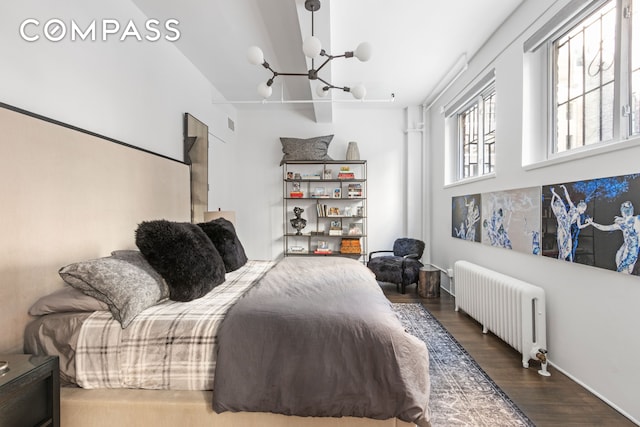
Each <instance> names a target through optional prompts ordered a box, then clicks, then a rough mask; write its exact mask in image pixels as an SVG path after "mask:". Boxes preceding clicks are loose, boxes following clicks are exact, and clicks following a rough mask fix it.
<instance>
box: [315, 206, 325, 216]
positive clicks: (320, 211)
mask: <svg viewBox="0 0 640 427" xmlns="http://www.w3.org/2000/svg"><path fill="white" fill-rule="evenodd" d="M316 211H317V214H318V218H323V217H325V216H327V205H321V204H317V205H316Z"/></svg>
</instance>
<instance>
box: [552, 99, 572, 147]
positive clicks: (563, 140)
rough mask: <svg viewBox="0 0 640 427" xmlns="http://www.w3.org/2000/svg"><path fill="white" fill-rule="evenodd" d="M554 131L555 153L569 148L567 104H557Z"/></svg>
mask: <svg viewBox="0 0 640 427" xmlns="http://www.w3.org/2000/svg"><path fill="white" fill-rule="evenodd" d="M557 116H558V117H557V132H556V148H555V150H554V151H555V152H556V153H561V152H563V151H567V150H568V149H569V144H568V141H569V126H568V123H569V121H568V120H567V104H562V105H559V106H558V114H557Z"/></svg>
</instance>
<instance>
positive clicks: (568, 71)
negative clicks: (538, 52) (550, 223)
mask: <svg viewBox="0 0 640 427" xmlns="http://www.w3.org/2000/svg"><path fill="white" fill-rule="evenodd" d="M636 3H638V4H640V0H608V1H602V0H600V1H594V2H590V5H591V7H590V8H587V9H585V10H584V11H583V12H581V13H579V14H577V15H575V16H574V19H573V20H570V21H569V24H568V25H566V26H565V27H563V28H561V29H560V31H558V32H556V33H555V34H560V35H559V36H554V37H552V38H551V48H550V53H551V60H550V64H551V76H552V85H551V88H552V89H551V96H550V99H551V101H552V103H551V111H552V124H551V126H552V131H551V132H550V133H551V137H552V141H553V144H552V149H551V151H552V153H562V152H566V151H569V150H574V149H578V148H582V147H585V146H589V145H593V144H598V143H601V142H608V141H617V140H623V139H627V138H629V137H630V136H632V135H635V134H640V120H639V119H640V99H639V98H640V97H639V96H638V95H640V93H639V91H640V40H636V39H637V36H636V34H637V33H638V31H636V32H635V33H632V29H633V28H634V27H635V28H640V27H638V25H640V22H639V18H638V17H637V15H636V14H634V13H632V10H633V9H634V6H636ZM634 24H635V25H634Z"/></svg>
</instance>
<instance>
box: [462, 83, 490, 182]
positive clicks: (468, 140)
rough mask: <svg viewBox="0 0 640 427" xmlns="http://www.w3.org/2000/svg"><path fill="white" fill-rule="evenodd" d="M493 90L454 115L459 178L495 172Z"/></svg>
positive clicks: (473, 100)
mask: <svg viewBox="0 0 640 427" xmlns="http://www.w3.org/2000/svg"><path fill="white" fill-rule="evenodd" d="M495 104H496V91H495V88H494V86H493V84H491V85H490V86H489V87H487V88H486V89H485V90H484V91H482V92H481V93H480V95H477V96H475V97H474V98H473V99H472V100H471V101H470V102H468V103H467V104H465V106H464V107H463V108H462V109H461V110H460V111H459V112H458V113H457V122H458V141H459V149H458V152H459V156H458V158H459V164H460V166H459V168H458V170H459V172H458V178H459V179H465V178H472V177H476V176H481V175H487V174H489V173H492V172H493V171H494V169H495V155H496V148H495V141H496V138H495V129H496V121H495Z"/></svg>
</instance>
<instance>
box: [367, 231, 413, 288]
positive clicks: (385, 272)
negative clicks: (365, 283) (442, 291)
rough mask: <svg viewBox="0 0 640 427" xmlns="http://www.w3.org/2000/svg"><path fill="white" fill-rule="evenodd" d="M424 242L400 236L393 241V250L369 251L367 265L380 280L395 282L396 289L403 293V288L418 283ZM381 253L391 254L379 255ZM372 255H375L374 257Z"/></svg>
mask: <svg viewBox="0 0 640 427" xmlns="http://www.w3.org/2000/svg"><path fill="white" fill-rule="evenodd" d="M424 247H425V244H424V242H423V241H422V240H417V239H411V238H407V237H404V238H400V239H396V241H395V242H393V250H382V251H373V252H370V253H369V261H368V262H367V267H369V269H370V270H371V271H373V273H374V274H375V275H376V280H378V281H380V282H389V283H395V284H396V289H398V291H400V290H402V293H403V294H404V293H405V288H406V287H407V286H408V285H410V284H412V283H418V277H419V273H420V268H421V267H422V266H423V264H422V263H421V262H420V261H419V260H420V258H422V253H423V252H424ZM382 253H388V254H391V255H385V256H379V255H380V254H382ZM374 255H376V256H375V257H374Z"/></svg>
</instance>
